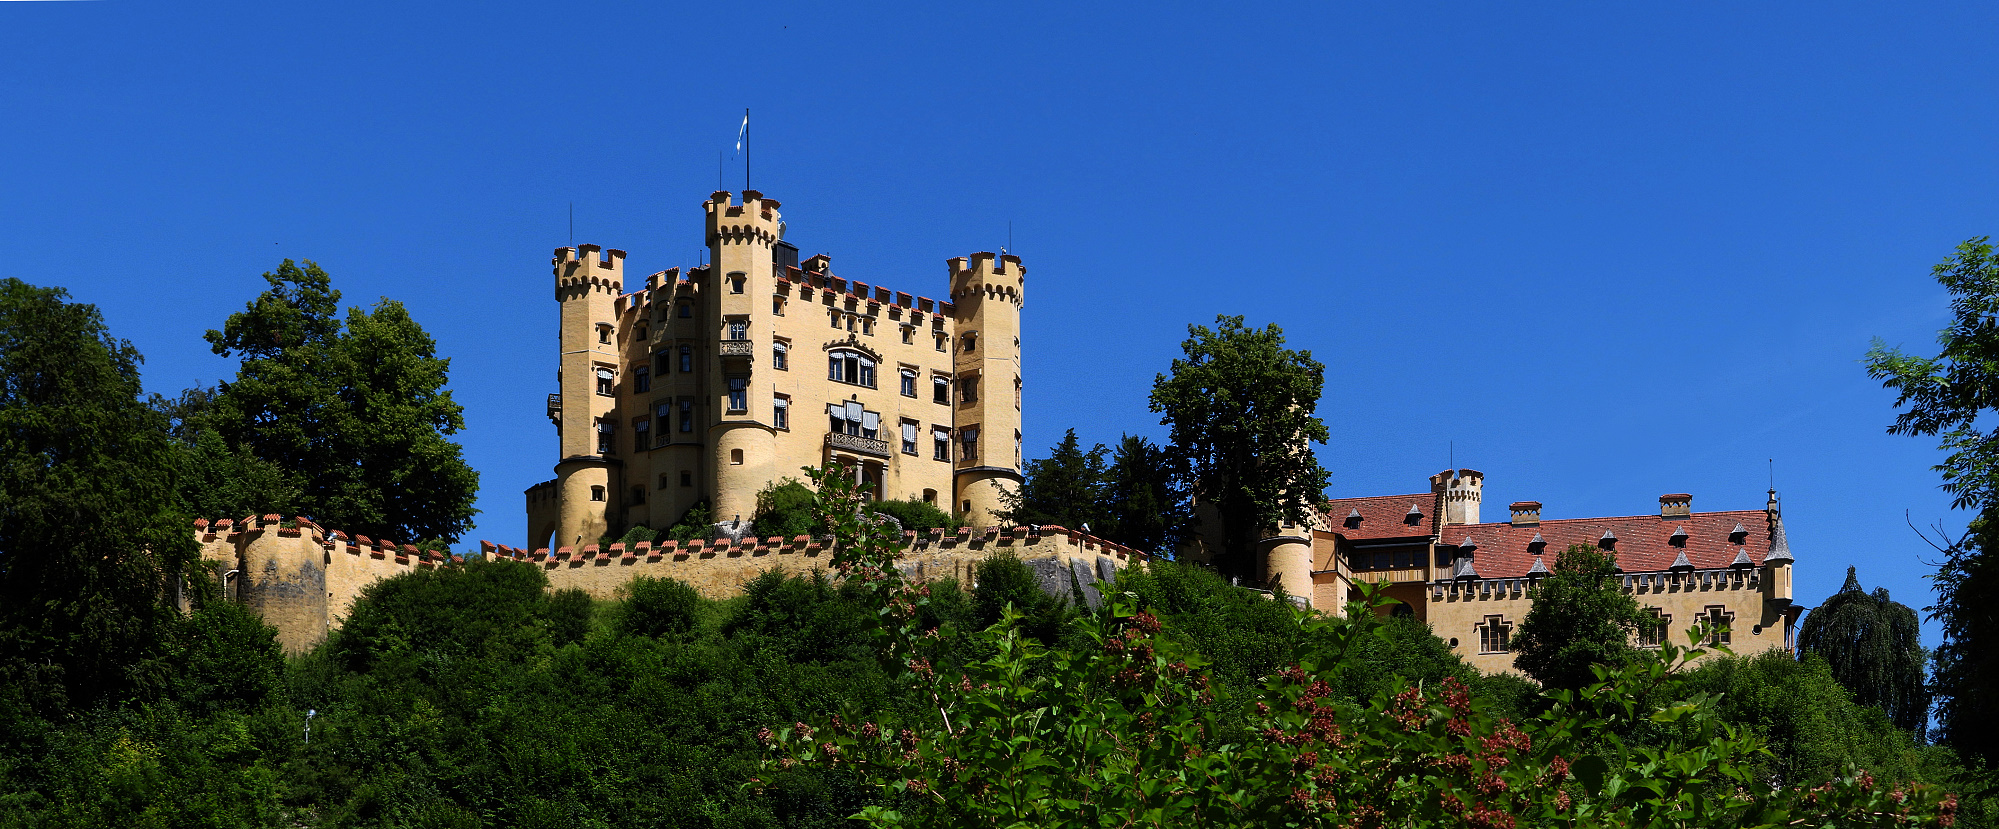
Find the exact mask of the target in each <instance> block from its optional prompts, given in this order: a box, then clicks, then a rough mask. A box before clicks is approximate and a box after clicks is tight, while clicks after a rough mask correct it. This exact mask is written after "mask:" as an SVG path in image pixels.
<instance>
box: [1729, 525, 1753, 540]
mask: <svg viewBox="0 0 1999 829" xmlns="http://www.w3.org/2000/svg"><path fill="white" fill-rule="evenodd" d="M1747 538H1749V531H1748V530H1746V529H1744V528H1743V526H1742V525H1741V524H1736V525H1735V529H1732V530H1729V531H1728V543H1730V544H1741V543H1742V542H1743V541H1744V540H1746V539H1747Z"/></svg>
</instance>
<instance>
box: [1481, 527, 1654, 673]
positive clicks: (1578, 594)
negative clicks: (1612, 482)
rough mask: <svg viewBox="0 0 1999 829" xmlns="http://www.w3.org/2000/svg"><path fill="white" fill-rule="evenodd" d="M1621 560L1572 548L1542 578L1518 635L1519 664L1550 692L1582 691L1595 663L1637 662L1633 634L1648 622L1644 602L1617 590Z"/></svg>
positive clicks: (1584, 548)
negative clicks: (1639, 605)
mask: <svg viewBox="0 0 1999 829" xmlns="http://www.w3.org/2000/svg"><path fill="white" fill-rule="evenodd" d="M1616 576H1617V556H1616V555H1615V554H1612V553H1610V552H1608V551H1604V550H1598V549H1597V548H1596V547H1593V546H1591V545H1588V544H1571V545H1569V548H1568V549H1567V550H1564V551H1562V555H1561V557H1560V558H1557V559H1556V560H1555V570H1554V572H1553V573H1550V574H1549V576H1548V577H1547V578H1546V579H1544V580H1542V582H1541V585H1540V587H1539V588H1538V589H1537V590H1536V592H1535V594H1534V605H1533V607H1532V608H1530V609H1529V610H1528V611H1527V616H1526V617H1525V618H1523V619H1521V620H1520V630H1519V631H1518V632H1516V633H1515V634H1513V637H1512V648H1513V664H1514V666H1515V667H1518V668H1519V669H1520V670H1521V671H1523V672H1525V673H1526V674H1527V675H1528V676H1531V677H1533V678H1535V679H1536V680H1539V681H1540V682H1541V684H1542V685H1543V686H1545V687H1548V688H1567V689H1578V688H1582V687H1584V686H1586V685H1588V684H1590V683H1591V682H1594V681H1596V674H1595V673H1594V672H1593V671H1591V667H1592V666H1595V665H1604V666H1607V667H1609V668H1612V669H1618V668H1622V667H1623V666H1624V665H1625V664H1626V663H1628V662H1630V661H1631V658H1632V656H1633V648H1632V646H1631V635H1632V633H1634V632H1636V631H1637V629H1638V626H1639V625H1640V624H1642V623H1644V621H1645V616H1644V615H1643V613H1642V611H1640V610H1639V609H1638V600H1636V599H1633V598H1632V597H1631V596H1630V595H1628V594H1626V593H1625V592H1624V591H1622V590H1619V589H1618V588H1617V581H1616Z"/></svg>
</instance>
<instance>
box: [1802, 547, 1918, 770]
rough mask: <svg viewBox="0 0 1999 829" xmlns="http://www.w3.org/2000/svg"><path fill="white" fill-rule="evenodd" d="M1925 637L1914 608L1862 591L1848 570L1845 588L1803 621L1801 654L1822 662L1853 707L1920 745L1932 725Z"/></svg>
mask: <svg viewBox="0 0 1999 829" xmlns="http://www.w3.org/2000/svg"><path fill="white" fill-rule="evenodd" d="M1922 634H1923V631H1922V625H1921V623H1919V622H1917V621H1916V611H1915V610H1914V609H1913V608H1911V607H1909V606H1908V605H1905V604H1902V603H1901V602H1897V601H1892V600H1890V599H1889V598H1888V588H1885V587H1881V588H1876V589H1875V590H1874V592H1873V593H1872V594H1869V593H1868V592H1867V591H1865V590H1863V589H1861V587H1860V576H1859V574H1858V572H1857V571H1856V570H1855V569H1854V568H1852V567H1848V568H1846V584H1845V586H1843V587H1841V588H1840V589H1839V592H1838V593H1834V594H1832V596H1831V597H1830V598H1827V599H1826V600H1825V603H1824V604H1822V605H1819V606H1818V607H1817V608H1815V609H1814V610H1812V612H1811V614H1810V615H1808V616H1806V617H1805V623H1804V625H1802V626H1801V627H1800V628H1799V630H1798V650H1800V651H1803V652H1805V653H1815V654H1818V655H1819V656H1820V657H1823V658H1824V659H1825V661H1826V665H1827V666H1828V667H1830V668H1831V670H1832V676H1833V678H1834V679H1836V680H1838V681H1839V684H1840V685H1841V686H1843V687H1845V688H1846V690H1848V691H1850V692H1852V694H1853V699H1854V701H1855V702H1858V703H1860V704H1861V705H1871V706H1874V707H1875V708H1879V709H1881V712H1882V713H1884V714H1887V715H1888V720H1889V722H1892V723H1894V724H1895V727H1896V728H1899V729H1902V730H1903V731H1907V732H1909V733H1910V734H1912V735H1914V736H1915V738H1916V739H1917V740H1918V741H1920V740H1921V739H1922V738H1923V732H1924V729H1925V728H1926V727H1927V725H1928V723H1929V719H1930V701H1929V694H1928V692H1927V691H1926V690H1925V689H1924V687H1923V658H1924V653H1923V641H1922Z"/></svg>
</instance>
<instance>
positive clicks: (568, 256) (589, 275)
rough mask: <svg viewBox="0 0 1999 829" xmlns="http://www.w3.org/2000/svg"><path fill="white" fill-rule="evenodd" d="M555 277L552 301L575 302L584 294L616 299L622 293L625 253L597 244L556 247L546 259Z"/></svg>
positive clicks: (623, 287)
mask: <svg viewBox="0 0 1999 829" xmlns="http://www.w3.org/2000/svg"><path fill="white" fill-rule="evenodd" d="M549 265H550V267H551V269H552V270H553V271H554V274H555V298H556V299H557V300H558V301H559V300H565V299H574V298H577V297H580V296H583V295H585V294H590V293H602V294H607V295H610V296H613V297H615V296H618V295H620V294H622V293H624V291H625V252H624V251H622V250H618V249H616V248H611V249H609V250H606V249H604V248H603V247H602V246H599V245H578V246H576V247H573V248H556V249H555V255H554V256H553V257H552V258H550V259H549Z"/></svg>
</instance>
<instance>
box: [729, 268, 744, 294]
mask: <svg viewBox="0 0 1999 829" xmlns="http://www.w3.org/2000/svg"><path fill="white" fill-rule="evenodd" d="M742 292H743V275H742V274H739V273H732V274H729V293H732V294H740V293H742Z"/></svg>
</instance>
